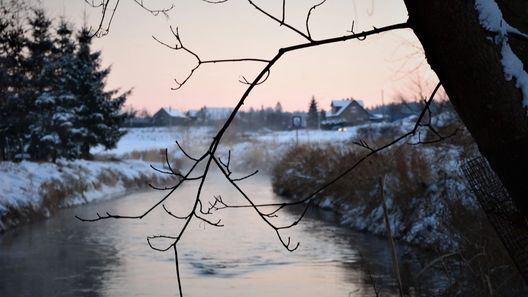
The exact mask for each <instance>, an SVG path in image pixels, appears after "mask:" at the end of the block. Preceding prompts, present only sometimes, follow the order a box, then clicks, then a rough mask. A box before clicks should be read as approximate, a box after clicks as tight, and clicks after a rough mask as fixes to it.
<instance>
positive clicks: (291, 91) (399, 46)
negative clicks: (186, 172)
mask: <svg viewBox="0 0 528 297" xmlns="http://www.w3.org/2000/svg"><path fill="white" fill-rule="evenodd" d="M113 1H115V0H113ZM113 1H112V2H113ZM255 2H256V3H257V4H258V5H259V6H261V7H262V8H264V9H266V10H267V11H269V12H270V13H272V14H274V15H276V16H278V17H279V16H280V13H281V9H280V8H281V3H282V1H279V0H273V1H272V0H267V1H255ZM317 2H318V1H306V0H290V1H287V7H286V20H287V22H288V23H289V24H291V25H293V26H295V27H297V28H299V29H301V30H302V31H305V16H306V12H307V11H308V9H309V8H310V7H311V6H312V5H313V4H315V3H317ZM41 3H42V5H43V6H44V8H45V9H46V10H47V11H48V12H49V14H50V15H52V16H53V17H56V18H57V17H59V16H61V15H65V16H66V19H67V20H68V21H69V22H71V23H74V24H76V25H77V26H80V25H82V23H83V15H84V12H85V11H86V14H87V16H88V17H87V23H88V25H91V26H93V27H96V26H97V24H98V21H99V17H100V15H101V14H100V11H99V10H97V9H93V8H90V7H89V6H88V5H86V4H85V2H84V1H83V0H42V1H41ZM144 3H145V5H147V6H149V7H151V8H164V7H170V6H171V4H174V9H172V10H171V11H170V12H169V17H168V18H166V17H165V16H157V17H155V16H152V15H151V14H149V13H148V12H146V11H145V10H143V9H142V8H140V7H139V6H138V5H137V4H136V3H134V1H133V0H125V1H123V0H122V1H121V2H120V6H119V8H118V11H117V12H116V16H115V18H114V22H113V23H112V27H111V30H110V34H109V35H108V36H105V37H103V38H100V39H97V40H95V47H96V48H97V49H100V50H102V55H103V64H104V65H111V66H112V72H111V74H110V78H109V81H108V85H109V87H111V88H120V89H122V90H126V89H130V88H133V94H132V95H131V96H130V97H129V100H128V105H131V106H133V107H134V108H136V109H143V108H145V109H147V110H149V111H150V112H153V111H156V110H157V109H158V108H159V107H161V106H172V107H175V108H179V109H182V110H187V109H197V108H200V107H202V106H233V105H235V104H236V102H237V101H238V99H239V98H240V96H241V95H242V94H243V92H244V90H245V89H246V87H247V86H245V85H243V84H241V83H239V82H238V80H239V79H240V78H241V75H244V76H245V77H247V78H248V79H251V78H252V77H253V76H254V75H256V74H257V73H258V72H259V71H260V69H262V68H263V67H264V66H265V65H264V64H263V63H250V62H245V63H229V64H214V65H212V64H208V65H202V66H201V67H200V68H199V69H198V70H197V71H196V72H195V73H194V75H193V77H192V78H191V79H190V80H189V81H188V83H187V84H186V85H184V86H183V87H182V88H181V89H179V90H177V91H173V90H171V87H174V86H175V83H174V81H173V79H174V78H176V79H178V80H182V79H183V78H185V77H186V75H187V74H188V72H189V71H190V69H191V68H192V66H193V65H195V63H196V62H195V60H194V58H193V57H192V56H190V55H189V54H186V53H183V52H176V51H174V50H171V49H169V48H167V47H164V46H163V45H161V44H159V43H157V42H156V41H154V40H153V38H152V35H154V36H156V37H157V38H159V39H160V40H162V41H164V42H166V43H169V44H172V45H173V44H174V43H175V39H174V38H173V36H172V35H171V33H170V29H169V25H172V26H174V27H179V31H180V34H181V37H182V41H183V42H184V44H185V45H186V46H187V47H188V48H189V49H191V50H193V51H194V52H196V53H197V54H198V55H199V56H200V57H201V58H202V59H203V60H208V59H224V58H240V57H244V58H249V57H250V58H262V59H270V58H272V57H273V55H274V54H275V53H276V52H277V50H278V49H279V48H281V47H284V46H289V45H294V44H297V43H304V42H305V40H304V39H303V38H301V37H300V36H298V35H296V33H294V32H292V31H290V30H288V29H287V28H285V27H281V26H279V24H278V23H276V22H274V21H272V20H270V19H269V18H267V17H266V16H265V15H263V14H261V13H259V12H258V11H257V10H256V9H255V8H253V7H252V6H251V5H250V4H249V3H248V1H246V0H230V1H228V2H226V3H223V4H216V5H215V4H208V3H205V2H203V1H201V0H185V1H183V0H180V1H175V0H172V1H169V0H160V1H154V0H152V1H148V0H145V1H144ZM406 18H407V12H406V10H405V7H404V4H403V1H395V0H390V1H383V4H381V3H380V1H374V0H368V1H366V0H363V1H362V0H356V1H350V0H329V1H327V3H325V4H324V5H323V6H321V7H320V8H319V9H318V10H317V11H315V12H314V14H313V16H312V18H311V19H310V28H311V32H312V35H313V36H314V38H315V39H323V38H328V37H336V36H342V35H344V34H347V32H346V31H347V30H350V28H351V24H352V20H354V21H355V27H354V30H355V31H356V32H358V31H362V30H368V29H370V28H372V26H375V27H382V26H385V25H389V24H393V23H398V22H403V21H405V20H406ZM417 80H421V81H422V82H423V85H424V86H426V90H428V89H429V88H431V85H433V84H435V76H434V74H432V72H431V71H430V70H429V68H428V66H427V63H426V62H425V58H424V57H423V54H422V53H421V48H420V46H419V44H418V41H417V39H416V38H415V37H414V35H413V34H412V32H411V31H410V30H405V31H403V30H400V31H393V32H388V33H384V34H383V35H378V36H374V37H370V38H368V39H367V40H365V41H361V42H360V41H357V40H353V41H347V42H343V43H337V44H334V45H327V46H323V47H318V48H312V49H305V50H301V51H297V52H292V53H289V54H287V55H285V56H283V58H282V59H281V60H280V61H279V62H278V63H277V64H275V65H274V66H273V68H272V71H271V76H270V77H269V79H268V80H267V81H266V82H265V83H264V84H262V85H260V86H258V87H257V88H256V89H255V90H254V91H253V93H252V94H251V96H250V97H249V99H248V101H247V103H246V105H245V106H246V107H245V108H246V109H247V108H249V107H255V108H260V106H262V105H263V106H274V105H275V104H276V103H277V102H281V104H282V106H283V108H284V109H286V110H307V108H308V104H309V100H310V98H311V97H312V95H313V96H315V98H316V100H317V101H318V103H319V107H321V108H325V109H328V108H329V104H330V101H331V100H332V99H341V98H348V97H353V98H356V99H360V100H363V101H364V102H365V104H366V105H367V106H372V105H376V104H380V103H381V94H382V90H383V93H384V98H385V100H384V101H385V102H389V101H393V100H397V99H398V98H399V96H400V94H403V95H404V96H405V97H406V98H412V97H416V96H417V95H418V91H417V88H416V87H415V86H414V85H415V82H416V81H417ZM426 92H427V91H426Z"/></svg>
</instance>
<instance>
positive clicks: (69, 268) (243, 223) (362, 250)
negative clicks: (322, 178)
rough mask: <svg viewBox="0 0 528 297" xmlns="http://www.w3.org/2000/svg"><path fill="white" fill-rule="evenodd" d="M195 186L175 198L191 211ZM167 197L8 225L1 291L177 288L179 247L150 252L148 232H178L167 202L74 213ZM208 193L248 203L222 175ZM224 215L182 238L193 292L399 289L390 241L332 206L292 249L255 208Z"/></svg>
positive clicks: (254, 186)
mask: <svg viewBox="0 0 528 297" xmlns="http://www.w3.org/2000/svg"><path fill="white" fill-rule="evenodd" d="M243 186H244V187H245V189H247V192H248V193H251V195H252V197H253V199H254V200H255V201H257V202H270V201H280V198H279V197H276V196H275V195H274V194H273V193H272V191H271V186H270V182H269V179H268V178H267V177H262V176H261V177H256V178H252V179H251V180H249V181H246V182H244V184H243ZM195 191H196V189H195V187H193V186H192V185H187V186H185V187H183V188H182V189H181V190H179V191H178V192H177V193H175V194H176V195H175V196H174V198H172V199H171V200H170V202H168V203H167V206H168V207H169V208H170V209H171V210H174V211H175V212H177V213H178V214H179V215H186V213H185V209H188V207H189V206H190V203H191V202H189V201H190V199H189V198H192V197H193V196H194V195H195ZM160 195H161V193H160V192H156V191H154V192H148V193H139V194H133V195H130V196H128V197H125V198H122V199H117V200H112V201H107V202H102V203H98V204H93V205H87V206H82V207H79V208H75V209H69V210H64V211H61V212H60V213H59V214H58V215H57V216H55V217H53V218H52V219H50V220H47V221H45V222H38V223H35V224H31V225H27V226H23V227H20V228H17V229H15V230H12V231H10V232H8V233H7V234H5V235H4V236H2V237H1V238H0V296H3V297H8V296H176V295H177V292H178V291H177V288H178V287H177V283H176V277H175V268H174V259H173V254H172V253H171V252H167V253H159V252H155V251H152V250H151V249H150V248H149V247H148V245H147V244H146V242H145V237H146V236H147V235H153V234H167V235H175V234H176V233H177V231H178V229H179V227H180V226H181V222H179V221H177V220H175V219H173V218H171V217H169V216H167V215H165V213H164V212H163V210H160V211H157V212H153V213H152V214H150V215H149V216H147V217H146V218H145V219H144V220H135V221H124V220H118V221H116V220H111V221H102V222H96V223H81V222H78V221H77V220H75V219H74V215H75V214H78V215H81V216H84V217H91V216H94V215H95V213H96V212H97V211H100V212H104V211H111V212H112V213H120V214H131V215H134V214H139V213H141V212H142V211H143V210H145V209H147V208H148V207H149V206H150V205H152V204H153V203H154V202H155V201H156V200H157V199H159V198H160ZM204 195H205V196H204V197H211V199H213V198H212V197H213V195H222V197H223V199H224V201H229V202H230V203H233V204H234V203H241V202H243V200H242V197H241V196H240V195H239V194H238V193H236V192H235V191H234V190H233V189H232V188H231V187H230V186H229V185H228V184H227V183H224V182H223V181H222V180H221V179H217V178H213V179H211V180H210V181H209V182H208V184H207V186H206V188H205V189H204ZM295 214H296V213H295V211H285V212H283V213H282V214H281V217H280V220H285V221H288V220H290V221H291V220H293V219H294V218H295ZM216 218H221V219H222V223H223V224H224V225H225V227H223V228H214V227H212V226H209V225H204V224H203V223H201V222H199V221H196V220H195V221H193V222H192V223H191V225H190V226H189V229H188V230H187V232H186V233H185V235H184V237H183V238H182V241H181V245H180V247H179V251H180V258H181V259H180V262H181V266H180V268H181V274H182V282H183V289H184V293H185V295H186V296H210V295H213V294H214V295H215V296H220V297H221V296H255V297H258V296H348V295H349V293H350V292H353V294H352V296H374V292H373V291H372V286H371V285H370V284H369V283H370V281H371V276H372V277H373V278H374V279H375V280H376V282H379V284H378V285H379V286H384V287H387V288H388V289H385V291H384V295H385V296H387V295H392V294H394V295H395V294H396V293H397V291H396V286H395V284H394V282H393V281H392V277H391V275H392V266H391V265H390V263H391V260H390V254H389V253H388V249H387V243H386V241H385V240H383V239H381V238H378V237H373V236H369V235H365V234H361V233H357V232H353V231H351V230H348V229H346V228H343V227H339V226H338V225H337V224H335V223H332V220H333V215H332V214H331V213H330V212H325V211H320V210H314V211H312V212H310V213H309V214H308V215H307V217H306V218H305V219H304V220H303V222H302V224H300V225H298V226H297V227H296V228H295V229H293V230H288V231H287V236H288V235H289V236H291V238H292V240H298V241H300V242H301V246H300V248H299V249H298V250H297V251H296V252H294V253H290V252H288V251H286V250H285V249H284V248H283V247H282V245H281V244H280V242H279V241H278V239H277V238H276V235H275V233H274V231H273V230H272V229H270V228H269V227H267V226H266V225H265V224H264V223H262V222H261V221H260V220H259V218H258V217H257V216H256V215H255V214H254V212H253V211H252V210H251V209H226V210H222V211H220V212H218V213H217V214H215V218H212V219H211V220H216ZM159 244H163V243H159ZM403 249H404V248H402V250H403ZM360 255H361V256H363V257H364V258H365V259H369V260H368V262H365V261H361V257H360ZM405 265H407V267H406V266H405ZM402 267H403V269H404V273H402V274H403V275H405V276H406V275H411V273H406V272H405V271H406V269H412V267H410V266H409V265H408V264H405V261H403V264H402ZM366 269H367V270H368V271H371V273H370V274H369V273H366V271H367V270H366ZM408 283H412V281H411V280H409V281H408Z"/></svg>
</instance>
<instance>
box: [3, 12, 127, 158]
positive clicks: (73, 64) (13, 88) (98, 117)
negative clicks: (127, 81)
mask: <svg viewBox="0 0 528 297" xmlns="http://www.w3.org/2000/svg"><path fill="white" fill-rule="evenodd" d="M22 10H23V11H22V13H21V10H20V9H13V6H12V5H8V4H4V3H3V2H0V119H1V120H0V158H1V160H21V159H30V160H36V161H53V162H54V161H55V160H56V159H57V158H67V159H76V158H85V159H88V158H90V148H91V147H93V146H96V145H103V146H104V147H105V148H112V147H114V146H115V145H116V143H117V141H118V140H119V138H120V137H121V136H122V135H123V134H124V132H123V131H122V130H121V129H120V127H121V125H122V124H123V123H124V121H125V120H126V119H127V117H128V115H127V114H126V113H124V112H122V111H121V109H122V107H123V104H124V103H125V100H126V98H127V96H128V95H129V94H130V91H127V92H124V93H121V94H118V91H117V90H110V91H108V90H105V85H106V78H107V76H108V74H109V73H110V68H103V67H102V66H101V53H100V52H99V51H94V50H93V49H92V43H91V42H92V34H91V32H90V30H89V29H88V28H86V27H83V28H81V29H80V30H77V31H75V29H74V28H73V26H72V25H71V24H69V23H68V22H66V21H65V20H64V19H62V18H61V19H60V20H59V21H58V23H57V24H54V22H53V21H52V20H51V19H50V18H49V17H48V16H47V15H46V13H45V11H44V10H42V9H31V10H29V9H22ZM26 15H27V16H26Z"/></svg>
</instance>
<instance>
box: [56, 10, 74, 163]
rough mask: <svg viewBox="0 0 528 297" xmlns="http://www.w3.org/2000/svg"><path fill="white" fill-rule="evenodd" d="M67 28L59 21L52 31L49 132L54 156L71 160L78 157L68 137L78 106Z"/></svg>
mask: <svg viewBox="0 0 528 297" xmlns="http://www.w3.org/2000/svg"><path fill="white" fill-rule="evenodd" d="M72 33H73V30H72V28H71V27H70V25H69V24H68V23H67V22H66V21H65V20H64V19H61V21H60V23H59V26H58V28H57V31H56V38H55V40H54V51H53V59H52V63H53V71H54V73H53V77H52V79H53V86H52V91H51V93H52V95H53V97H54V106H53V115H52V118H51V121H52V123H51V125H52V127H51V128H52V130H53V131H54V132H55V134H56V135H57V137H58V146H57V147H56V148H55V152H54V153H53V154H54V155H55V156H59V157H64V158H68V159H73V158H76V157H78V156H79V152H78V149H77V147H76V145H75V142H74V136H73V133H72V128H73V121H74V118H75V110H76V109H77V108H78V107H79V105H80V103H79V100H78V98H77V96H75V94H74V92H75V83H76V78H75V75H76V73H75V49H76V45H75V42H74V39H73V36H72Z"/></svg>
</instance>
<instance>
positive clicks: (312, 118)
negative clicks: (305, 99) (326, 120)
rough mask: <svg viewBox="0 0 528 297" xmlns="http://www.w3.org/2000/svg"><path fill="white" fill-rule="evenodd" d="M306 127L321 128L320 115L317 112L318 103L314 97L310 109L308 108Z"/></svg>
mask: <svg viewBox="0 0 528 297" xmlns="http://www.w3.org/2000/svg"><path fill="white" fill-rule="evenodd" d="M306 127H307V128H309V129H317V128H319V114H318V112H317V102H316V101H315V97H313V96H312V100H311V101H310V107H309V108H308V115H307V117H306Z"/></svg>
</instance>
